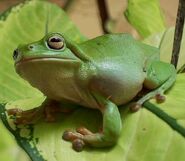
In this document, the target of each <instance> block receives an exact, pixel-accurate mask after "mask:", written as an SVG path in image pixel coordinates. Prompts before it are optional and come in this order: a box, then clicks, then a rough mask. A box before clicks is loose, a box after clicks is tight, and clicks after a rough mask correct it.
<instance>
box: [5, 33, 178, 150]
mask: <svg viewBox="0 0 185 161" xmlns="http://www.w3.org/2000/svg"><path fill="white" fill-rule="evenodd" d="M13 59H14V62H15V70H16V72H17V73H18V74H19V75H20V77H22V78H23V79H25V80H26V81H28V82H29V83H30V84H31V85H32V86H33V87H35V88H37V89H39V90H40V91H41V92H42V93H43V94H44V95H45V96H46V100H45V101H44V102H43V103H42V105H41V106H39V107H36V108H34V109H30V110H25V111H23V110H21V109H19V108H16V109H15V108H14V109H10V110H8V115H14V116H16V117H15V123H16V124H18V125H20V124H23V125H25V124H26V125H27V124H33V123H34V122H35V121H38V120H39V119H40V117H41V115H42V116H44V118H45V119H46V121H48V122H52V121H55V115H54V114H55V113H58V112H70V111H71V108H70V107H71V106H73V105H77V106H80V107H84V108H91V109H94V110H99V111H100V113H101V114H102V117H103V119H102V120H103V123H102V129H101V130H100V131H99V132H96V133H95V132H92V131H90V130H89V129H88V128H86V127H78V128H77V129H75V130H66V131H65V132H64V133H63V136H62V138H63V139H64V140H66V141H69V142H71V143H72V147H73V149H74V150H76V151H78V152H80V151H82V150H83V149H84V147H85V146H91V147H94V148H103V147H111V146H113V145H115V144H116V143H117V141H118V139H119V137H120V133H121V131H122V120H121V116H120V112H119V107H120V106H122V105H127V104H129V106H130V109H131V111H133V112H135V111H138V110H139V109H140V108H141V107H142V105H143V104H144V103H145V102H146V101H148V100H149V99H151V98H156V100H157V101H158V102H159V103H161V102H164V101H165V95H164V92H166V91H167V90H168V89H170V88H171V87H172V86H173V84H174V82H175V80H176V69H175V67H174V65H172V64H170V63H166V62H163V61H161V60H160V51H159V49H158V48H156V47H153V46H150V45H147V44H144V43H142V42H141V41H139V40H136V39H135V38H133V36H131V35H130V34H127V33H122V34H121V33H119V34H116V33H115V34H105V35H102V36H98V37H96V38H93V39H90V40H87V41H84V42H81V43H76V42H75V41H73V40H71V39H70V38H69V37H68V36H67V35H65V34H63V33H59V32H52V33H48V34H46V35H45V36H44V37H43V38H42V39H41V40H39V41H35V42H32V43H29V44H25V45H19V46H18V48H17V49H16V50H14V52H13ZM144 89H146V90H147V92H145V94H143V95H141V96H140V97H139V98H138V99H135V98H137V96H138V95H139V93H141V91H143V90H144ZM64 106H65V107H66V108H65V107H64ZM68 107H69V111H68ZM62 109H63V110H62ZM95 119H96V118H95Z"/></svg>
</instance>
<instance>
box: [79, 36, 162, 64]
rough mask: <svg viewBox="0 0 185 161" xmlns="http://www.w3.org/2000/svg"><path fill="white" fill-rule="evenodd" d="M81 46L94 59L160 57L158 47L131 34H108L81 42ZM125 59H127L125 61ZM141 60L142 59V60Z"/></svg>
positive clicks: (122, 59) (114, 59) (112, 59)
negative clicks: (146, 43) (144, 42)
mask: <svg viewBox="0 0 185 161" xmlns="http://www.w3.org/2000/svg"><path fill="white" fill-rule="evenodd" d="M80 48H82V50H83V51H84V52H85V53H86V54H87V55H88V56H89V57H90V58H91V59H92V60H94V61H96V62H97V61H102V60H105V59H106V60H108V59H111V61H116V62H117V61H118V60H121V61H122V62H128V61H129V60H130V59H132V60H133V59H134V60H136V61H137V62H139V61H140V60H141V59H143V58H144V57H146V58H148V57H151V56H154V55H155V56H156V57H158V56H159V54H156V53H159V51H158V49H157V48H154V47H152V46H149V45H145V44H143V43H141V42H139V41H137V40H135V39H134V38H133V37H132V36H131V35H130V34H124V33H123V34H107V35H103V36H99V37H96V38H94V39H91V40H89V41H86V42H84V43H81V44H80ZM124 60H125V61H124ZM140 62H141V61H140Z"/></svg>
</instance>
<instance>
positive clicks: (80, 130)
mask: <svg viewBox="0 0 185 161" xmlns="http://www.w3.org/2000/svg"><path fill="white" fill-rule="evenodd" d="M76 131H77V132H78V133H80V134H82V135H92V134H93V133H92V132H91V131H90V130H88V129H87V128H85V127H79V128H77V129H76Z"/></svg>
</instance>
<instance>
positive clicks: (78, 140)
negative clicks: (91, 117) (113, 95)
mask: <svg viewBox="0 0 185 161" xmlns="http://www.w3.org/2000/svg"><path fill="white" fill-rule="evenodd" d="M94 98H95V99H96V101H97V103H98V105H99V109H100V111H101V112H102V115H103V129H102V131H101V132H98V133H92V132H91V131H89V130H87V129H86V128H84V127H83V128H78V129H77V130H76V132H73V131H66V132H64V134H63V139H64V140H67V141H71V142H72V143H73V148H74V149H75V150H76V151H81V150H82V149H83V146H84V145H86V144H87V145H90V146H92V147H107V146H112V145H114V144H115V143H116V142H117V140H118V138H119V134H120V132H121V129H122V123H121V118H120V113H119V110H118V107H117V106H116V105H115V104H114V103H112V102H111V101H110V100H108V99H105V98H104V97H102V96H100V95H96V94H94Z"/></svg>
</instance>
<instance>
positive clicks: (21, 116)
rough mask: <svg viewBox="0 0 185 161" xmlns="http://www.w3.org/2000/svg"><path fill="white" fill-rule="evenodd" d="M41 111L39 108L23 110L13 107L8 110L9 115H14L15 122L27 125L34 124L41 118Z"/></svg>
mask: <svg viewBox="0 0 185 161" xmlns="http://www.w3.org/2000/svg"><path fill="white" fill-rule="evenodd" d="M41 111H42V110H40V109H38V108H34V109H31V110H26V111H23V110H21V109H19V108H13V109H9V110H7V114H8V116H10V117H11V116H13V119H14V123H15V124H17V125H20V124H22V125H26V124H34V123H35V122H36V121H37V120H38V119H40V117H41V116H42V115H41Z"/></svg>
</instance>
